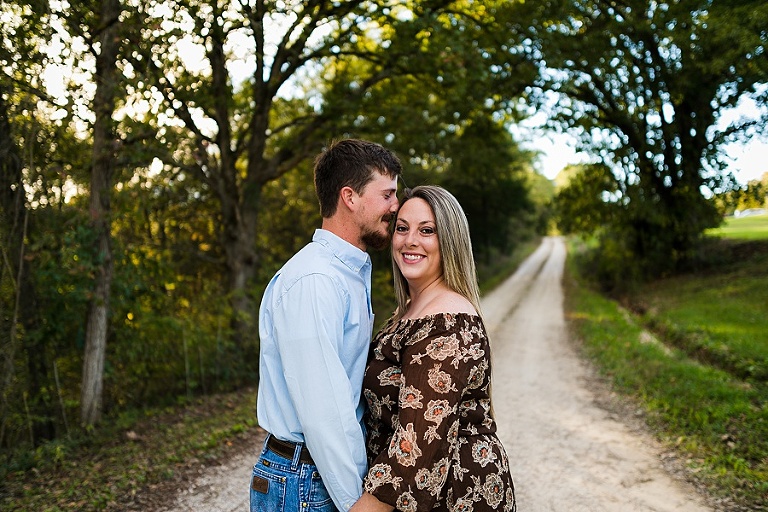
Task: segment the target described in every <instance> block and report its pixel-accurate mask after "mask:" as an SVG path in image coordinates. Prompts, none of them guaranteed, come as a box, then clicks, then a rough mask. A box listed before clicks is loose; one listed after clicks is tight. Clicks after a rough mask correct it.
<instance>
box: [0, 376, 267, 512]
mask: <svg viewBox="0 0 768 512" xmlns="http://www.w3.org/2000/svg"><path fill="white" fill-rule="evenodd" d="M255 397H256V391H255V389H245V390H241V391H239V392H236V393H230V394H225V395H216V396H209V397H202V398H198V399H196V400H194V401H192V402H190V403H188V404H185V405H183V406H175V407H169V408H165V409H152V410H144V411H132V412H130V413H126V414H124V415H123V416H121V417H119V418H112V419H107V420H106V421H105V422H104V423H103V424H102V426H101V427H100V428H99V430H98V431H95V432H93V433H91V434H90V435H88V436H85V435H82V436H81V437H79V438H76V439H71V440H59V441H55V442H52V443H49V444H47V445H44V446H42V447H40V448H38V449H37V450H36V451H35V452H33V453H29V454H28V459H29V460H26V461H24V460H19V459H17V460H15V461H13V463H12V464H6V465H4V466H3V467H2V474H1V475H0V476H2V486H0V510H8V511H11V510H14V511H16V510H18V511H21V510H25V511H26V510H39V511H50V512H53V511H61V510H78V511H95V510H128V509H132V502H133V501H134V497H136V496H141V495H142V493H144V492H145V491H146V489H147V488H149V487H156V486H160V485H163V484H164V483H169V484H171V485H170V487H171V488H172V489H175V484H174V479H175V478H177V477H179V474H180V473H182V472H183V471H184V470H186V469H188V467H189V466H190V464H195V463H199V462H200V461H203V462H207V463H213V462H215V461H216V460H217V458H218V457H220V456H223V455H225V454H226V453H227V452H228V450H229V449H230V447H231V446H233V444H237V443H238V442H241V443H242V440H243V439H244V438H246V437H248V436H249V435H252V434H253V433H254V432H255V426H256V418H255V413H254V406H255ZM134 506H135V504H134ZM142 508H143V507H142Z"/></svg>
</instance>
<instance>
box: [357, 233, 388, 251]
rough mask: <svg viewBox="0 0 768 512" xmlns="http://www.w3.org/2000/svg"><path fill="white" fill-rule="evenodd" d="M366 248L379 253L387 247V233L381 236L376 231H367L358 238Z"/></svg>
mask: <svg viewBox="0 0 768 512" xmlns="http://www.w3.org/2000/svg"><path fill="white" fill-rule="evenodd" d="M360 239H361V240H362V241H363V243H364V244H365V246H366V247H368V248H370V249H375V250H377V251H380V250H382V249H386V248H387V246H388V245H389V239H390V237H389V233H386V234H382V233H380V232H378V231H368V232H366V233H363V236H361V237H360Z"/></svg>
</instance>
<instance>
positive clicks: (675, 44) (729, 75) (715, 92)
mask: <svg viewBox="0 0 768 512" xmlns="http://www.w3.org/2000/svg"><path fill="white" fill-rule="evenodd" d="M509 13H510V17H511V16H515V15H516V16H518V17H521V18H524V19H536V20H538V21H539V23H533V24H531V26H530V28H528V29H527V30H526V32H527V34H528V37H529V38H530V40H531V41H532V45H533V47H534V51H532V52H531V56H532V58H534V59H535V60H536V61H537V62H540V63H541V74H540V78H539V80H538V81H537V83H536V85H537V86H538V87H539V88H540V90H541V93H542V94H536V95H534V99H535V100H536V102H537V104H538V106H539V108H540V109H542V110H544V111H546V112H549V113H551V116H552V117H551V119H552V121H551V124H552V125H553V126H557V127H560V128H561V129H569V130H571V131H572V132H573V133H574V134H577V135H580V136H581V142H582V148H583V149H585V150H589V151H590V152H591V154H592V155H593V159H594V160H593V161H595V162H599V163H600V164H601V166H603V167H604V168H607V169H610V173H597V175H592V177H591V178H589V179H586V178H585V179H586V182H585V183H582V184H581V185H583V186H586V185H587V184H589V186H590V187H592V186H598V187H599V188H601V190H597V191H596V190H593V189H592V188H590V190H589V198H590V200H593V203H592V204H593V208H594V209H595V213H594V214H590V215H591V217H590V215H587V214H585V213H584V211H585V210H584V209H580V211H581V212H582V215H580V216H577V217H576V218H574V219H572V220H573V223H572V224H571V225H569V226H567V227H568V229H572V230H575V229H582V228H584V227H586V228H587V229H588V230H589V231H585V232H592V233H594V232H595V222H597V221H600V222H602V224H603V226H604V227H605V233H604V235H603V236H601V238H600V239H601V240H604V241H605V242H606V244H612V245H614V246H618V247H612V248H608V247H606V248H605V250H604V251H603V252H605V253H606V256H607V257H609V258H610V257H612V256H613V255H614V254H617V253H623V254H625V255H626V256H628V257H625V258H624V260H623V261H624V262H625V266H626V267H630V266H631V267H633V268H626V270H627V273H635V274H637V275H638V276H640V277H642V278H646V277H652V276H658V275H663V274H665V273H668V272H670V271H673V270H674V269H675V268H676V267H677V266H678V265H679V264H680V262H682V261H684V260H685V259H686V258H687V257H689V255H690V251H691V249H692V248H693V247H694V246H695V244H696V243H697V242H698V239H699V237H700V235H701V233H702V232H703V231H704V230H705V229H708V228H711V227H715V226H717V225H718V223H719V220H720V217H719V215H718V213H717V211H716V209H715V208H714V206H713V204H712V202H711V201H709V200H707V199H706V198H705V197H704V195H703V191H707V190H708V191H709V192H710V193H715V192H717V191H719V190H724V189H725V188H727V187H728V186H729V182H728V176H727V175H724V174H723V172H722V171H723V169H724V164H723V162H721V161H720V151H721V150H722V147H723V144H724V143H725V142H728V141H730V140H733V139H735V138H742V139H745V138H749V137H751V136H753V135H755V134H756V133H757V131H759V129H758V127H759V126H761V125H764V117H765V115H766V109H765V105H766V102H765V98H766V92H768V90H766V89H765V88H764V87H762V85H761V83H762V82H764V80H765V76H766V75H767V74H768V68H766V63H765V59H761V58H759V55H761V54H762V53H763V48H764V47H765V43H766V33H765V31H764V30H763V29H762V28H761V27H762V26H764V22H765V19H766V16H768V9H767V8H766V5H765V3H764V2H759V1H749V2H739V3H738V4H735V5H732V4H728V5H727V6H726V5H725V4H720V3H715V4H713V3H711V2H708V1H697V2H648V1H646V0H632V1H629V2H624V3H622V4H620V5H619V4H616V3H614V2H606V1H601V0H596V1H590V2H560V3H551V2H524V3H510V6H509ZM528 17H530V18H528ZM742 19H743V20H748V21H746V22H744V23H742V22H741V20H742ZM761 22H762V25H761ZM712 53H717V54H718V57H717V58H714V59H713V58H710V55H711V54H712ZM553 95H556V96H553ZM745 97H749V98H752V99H754V100H755V101H756V104H757V105H758V108H759V110H760V111H759V112H758V114H757V115H756V117H754V118H753V119H749V120H746V121H738V122H736V123H733V124H732V125H731V126H729V127H728V128H727V129H726V130H715V125H716V123H717V121H718V119H719V117H720V115H721V114H722V113H723V112H724V111H725V110H726V109H728V108H730V107H733V106H735V105H736V104H737V102H738V101H739V100H740V99H741V98H745ZM761 116H762V118H763V119H761ZM592 178H595V179H592ZM599 180H607V181H609V183H605V182H601V181H599ZM575 191H576V189H573V192H575ZM595 192H598V194H597V197H595V194H594V193H595ZM563 198H564V199H566V200H571V201H573V200H576V199H578V198H576V197H575V194H566V195H565V196H563ZM585 206H586V207H588V205H585ZM560 209H561V210H562V211H564V212H569V211H571V210H573V206H572V205H564V206H561V207H560ZM606 211H607V212H609V213H608V214H607V215H606ZM585 221H586V224H587V225H586V226H584V223H585ZM617 263H620V260H615V259H614V260H611V261H610V262H609V263H608V264H607V265H611V264H617ZM611 273H613V272H611ZM622 274H623V272H621V271H619V272H618V273H617V274H616V276H615V277H619V276H621V275H622ZM619 284H620V283H616V282H610V283H607V285H608V286H609V287H615V286H618V285H619Z"/></svg>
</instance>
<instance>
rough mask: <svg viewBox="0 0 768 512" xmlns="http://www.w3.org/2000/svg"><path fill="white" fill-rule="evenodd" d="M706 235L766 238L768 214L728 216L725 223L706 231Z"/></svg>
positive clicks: (753, 238)
mask: <svg viewBox="0 0 768 512" xmlns="http://www.w3.org/2000/svg"><path fill="white" fill-rule="evenodd" d="M707 234H708V235H712V236H717V237H725V238H731V239H739V240H766V239H768V215H751V216H749V217H728V218H727V219H726V220H725V223H724V224H723V225H722V226H720V227H719V228H716V229H711V230H709V231H708V232H707Z"/></svg>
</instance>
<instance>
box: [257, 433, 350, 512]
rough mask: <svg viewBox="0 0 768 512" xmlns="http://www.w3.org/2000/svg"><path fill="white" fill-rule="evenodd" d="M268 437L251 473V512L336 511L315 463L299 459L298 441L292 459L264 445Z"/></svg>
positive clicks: (299, 446) (265, 442) (265, 441)
mask: <svg viewBox="0 0 768 512" xmlns="http://www.w3.org/2000/svg"><path fill="white" fill-rule="evenodd" d="M270 435H271V434H267V439H265V440H264V447H263V448H262V450H261V455H260V456H259V460H258V461H257V462H256V464H255V465H254V466H253V476H252V477H251V512H338V511H337V509H336V506H335V505H334V504H333V501H331V495H330V494H328V490H327V489H326V488H325V485H324V484H323V481H322V479H321V478H320V473H318V471H317V466H315V465H313V464H308V463H306V462H301V461H300V460H299V455H300V454H301V445H297V447H296V451H295V452H294V454H293V459H286V458H285V457H283V456H281V455H278V454H277V453H275V452H273V451H272V450H270V449H269V448H267V441H268V440H269V436H270Z"/></svg>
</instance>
